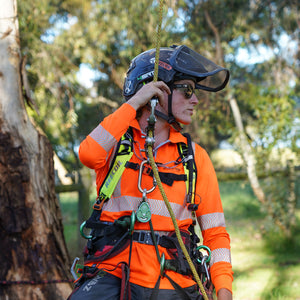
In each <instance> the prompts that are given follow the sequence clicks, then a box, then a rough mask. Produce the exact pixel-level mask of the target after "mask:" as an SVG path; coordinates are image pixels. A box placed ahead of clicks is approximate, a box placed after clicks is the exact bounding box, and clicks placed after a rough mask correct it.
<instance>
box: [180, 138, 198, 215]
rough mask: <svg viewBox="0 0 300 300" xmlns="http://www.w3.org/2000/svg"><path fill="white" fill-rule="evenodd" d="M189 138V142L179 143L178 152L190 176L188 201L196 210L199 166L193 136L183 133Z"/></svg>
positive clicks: (186, 172) (190, 207) (192, 208)
mask: <svg viewBox="0 0 300 300" xmlns="http://www.w3.org/2000/svg"><path fill="white" fill-rule="evenodd" d="M183 135H184V136H185V137H186V139H187V144H185V143H179V144H178V152H179V154H180V156H181V158H182V163H183V167H184V172H185V174H186V176H187V178H188V180H187V181H186V189H187V203H188V204H189V209H190V210H196V209H197V207H196V206H195V205H196V204H195V190H196V180H197V168H196V163H195V159H194V151H193V146H192V140H191V136H190V135H189V134H188V133H184V134H183Z"/></svg>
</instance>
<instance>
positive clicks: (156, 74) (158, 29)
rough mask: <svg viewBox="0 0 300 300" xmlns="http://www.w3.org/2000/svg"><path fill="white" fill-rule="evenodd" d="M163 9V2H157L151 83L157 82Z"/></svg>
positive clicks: (161, 0)
mask: <svg viewBox="0 0 300 300" xmlns="http://www.w3.org/2000/svg"><path fill="white" fill-rule="evenodd" d="M163 8H164V3H163V0H160V2H159V19H158V25H157V32H156V46H155V48H156V51H155V64H154V74H153V81H154V82H155V81H157V78H158V63H159V51H160V42H161V41H160V35H161V24H162V19H163Z"/></svg>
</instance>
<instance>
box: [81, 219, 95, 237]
mask: <svg viewBox="0 0 300 300" xmlns="http://www.w3.org/2000/svg"><path fill="white" fill-rule="evenodd" d="M85 224H86V221H84V222H83V223H82V224H81V225H80V234H81V236H82V237H83V238H85V239H87V240H89V239H91V238H92V236H91V235H86V234H85V233H84V232H83V229H84V227H85Z"/></svg>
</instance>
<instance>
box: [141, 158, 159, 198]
mask: <svg viewBox="0 0 300 300" xmlns="http://www.w3.org/2000/svg"><path fill="white" fill-rule="evenodd" d="M146 163H148V160H144V161H142V162H141V165H140V170H139V179H138V189H139V191H140V192H141V193H142V194H143V195H145V194H149V193H151V192H153V191H154V190H155V188H156V185H157V183H156V180H155V178H154V177H153V187H152V188H151V189H150V190H146V189H143V188H142V174H143V166H144V164H146Z"/></svg>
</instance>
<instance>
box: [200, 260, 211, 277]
mask: <svg viewBox="0 0 300 300" xmlns="http://www.w3.org/2000/svg"><path fill="white" fill-rule="evenodd" d="M201 264H202V265H203V266H204V269H205V274H206V279H207V282H210V276H209V272H208V268H207V256H206V255H205V256H203V258H202V262H201Z"/></svg>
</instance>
